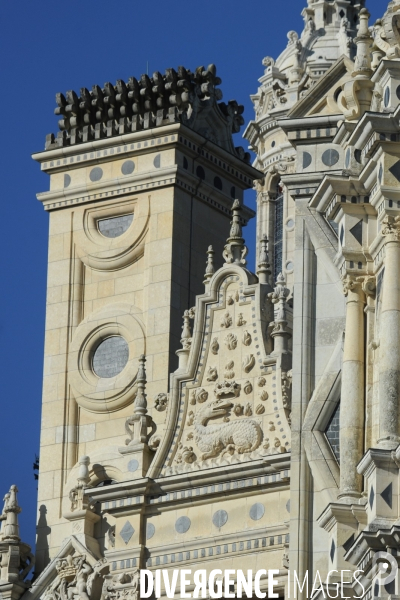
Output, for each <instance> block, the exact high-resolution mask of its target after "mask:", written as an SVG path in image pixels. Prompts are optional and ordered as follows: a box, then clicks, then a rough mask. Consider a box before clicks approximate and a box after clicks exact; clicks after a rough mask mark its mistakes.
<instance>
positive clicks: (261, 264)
mask: <svg viewBox="0 0 400 600" xmlns="http://www.w3.org/2000/svg"><path fill="white" fill-rule="evenodd" d="M257 275H258V279H259V281H260V283H268V275H271V270H270V264H269V258H268V238H267V236H266V235H265V234H264V235H263V236H262V238H261V239H260V249H259V255H258V269H257Z"/></svg>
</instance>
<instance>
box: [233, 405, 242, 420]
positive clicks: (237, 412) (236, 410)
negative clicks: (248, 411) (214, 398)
mask: <svg viewBox="0 0 400 600" xmlns="http://www.w3.org/2000/svg"><path fill="white" fill-rule="evenodd" d="M233 412H234V413H235V415H236V416H237V417H240V416H242V414H243V406H242V405H241V404H235V406H234V407H233Z"/></svg>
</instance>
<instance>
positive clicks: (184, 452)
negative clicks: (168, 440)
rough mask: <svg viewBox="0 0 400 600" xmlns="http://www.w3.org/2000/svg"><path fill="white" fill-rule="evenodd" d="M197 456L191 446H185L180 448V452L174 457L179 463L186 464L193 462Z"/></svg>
mask: <svg viewBox="0 0 400 600" xmlns="http://www.w3.org/2000/svg"><path fill="white" fill-rule="evenodd" d="M196 458H197V456H196V454H195V453H194V452H193V448H192V446H189V447H187V446H185V447H182V448H181V452H180V453H179V454H178V455H177V457H176V462H177V463H178V464H179V463H182V462H184V463H186V464H188V465H190V464H192V463H194V462H195V460H196Z"/></svg>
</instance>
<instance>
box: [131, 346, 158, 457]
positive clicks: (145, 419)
mask: <svg viewBox="0 0 400 600" xmlns="http://www.w3.org/2000/svg"><path fill="white" fill-rule="evenodd" d="M145 363H146V357H145V356H144V354H142V355H141V356H140V358H139V370H138V374H137V378H136V383H137V387H138V391H137V395H136V398H135V402H134V405H133V415H132V416H131V417H129V418H128V419H127V420H126V421H125V431H126V433H127V434H128V437H127V439H126V440H125V444H126V446H128V448H131V449H135V448H137V447H139V446H140V445H142V444H144V445H145V444H147V440H148V438H149V435H152V434H153V433H154V430H155V426H154V424H153V423H152V420H151V417H150V416H149V415H148V414H147V399H146V383H147V381H146V369H145ZM150 426H152V431H151V432H150V434H149V433H148V428H149V427H150Z"/></svg>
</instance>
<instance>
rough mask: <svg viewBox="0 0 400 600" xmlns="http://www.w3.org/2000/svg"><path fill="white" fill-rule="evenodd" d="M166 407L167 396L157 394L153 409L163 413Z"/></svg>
mask: <svg viewBox="0 0 400 600" xmlns="http://www.w3.org/2000/svg"><path fill="white" fill-rule="evenodd" d="M167 406H168V394H164V393H161V394H157V396H156V397H155V399H154V408H155V409H156V410H157V411H158V412H163V411H164V410H166V409H167Z"/></svg>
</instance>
